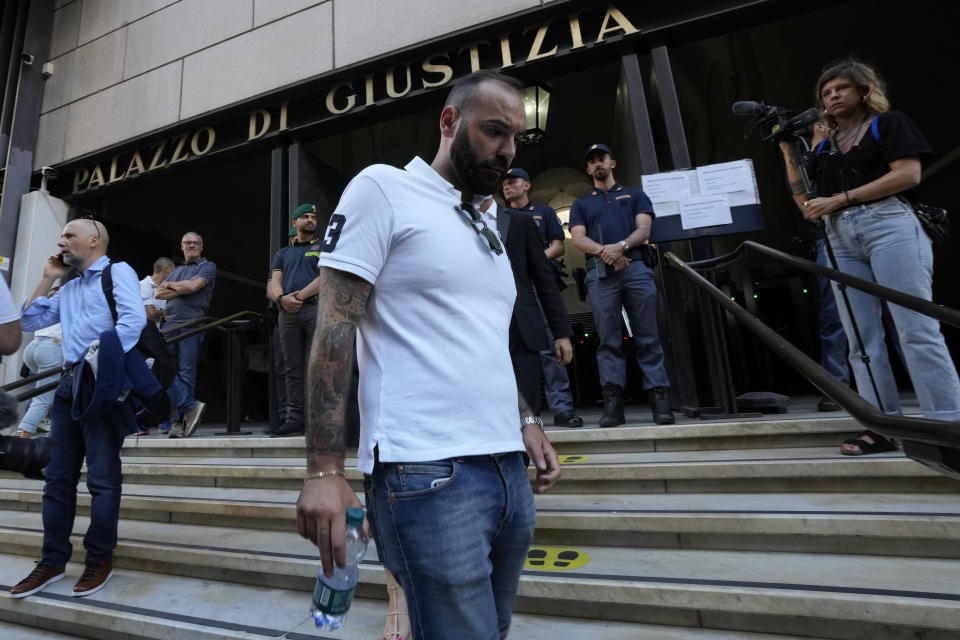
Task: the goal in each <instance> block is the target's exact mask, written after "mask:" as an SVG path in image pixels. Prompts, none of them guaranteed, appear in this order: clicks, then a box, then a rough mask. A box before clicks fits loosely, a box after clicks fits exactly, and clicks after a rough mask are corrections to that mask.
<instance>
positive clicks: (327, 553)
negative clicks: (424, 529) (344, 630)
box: [297, 267, 373, 577]
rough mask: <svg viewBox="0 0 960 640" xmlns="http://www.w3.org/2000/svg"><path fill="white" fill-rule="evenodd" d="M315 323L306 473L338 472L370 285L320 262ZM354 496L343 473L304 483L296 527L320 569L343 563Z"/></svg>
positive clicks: (356, 504)
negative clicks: (316, 549)
mask: <svg viewBox="0 0 960 640" xmlns="http://www.w3.org/2000/svg"><path fill="white" fill-rule="evenodd" d="M316 281H317V284H318V285H319V286H318V300H317V328H316V331H315V333H314V335H313V343H312V346H311V348H310V360H309V363H308V368H307V424H306V432H307V475H308V476H310V475H312V474H315V473H317V472H320V471H325V472H340V473H341V474H342V472H343V458H344V455H345V449H346V446H345V442H344V440H345V431H346V408H347V403H348V401H349V398H348V395H349V393H350V376H351V373H352V371H353V364H354V360H355V359H356V350H355V349H354V337H355V336H356V332H357V324H358V323H359V322H360V319H361V318H363V316H364V313H365V310H366V306H367V300H368V299H369V297H370V291H371V290H372V289H373V285H371V284H370V283H369V282H367V281H365V280H363V279H362V278H359V277H357V276H354V275H351V274H348V273H345V272H343V271H338V270H336V269H329V268H326V267H322V268H321V269H320V274H319V275H318V276H317V280H316ZM360 506H362V505H361V504H360V501H359V500H358V499H357V496H356V494H355V493H354V492H353V489H352V488H351V487H350V484H349V483H348V482H347V480H346V478H344V477H343V475H336V474H335V475H329V476H323V477H322V478H319V479H313V480H309V481H307V482H305V483H304V485H303V489H302V490H301V492H300V498H299V499H298V500H297V531H298V532H299V533H300V535H301V536H303V537H304V538H307V539H309V540H311V541H313V542H314V543H315V544H316V545H317V546H318V547H319V549H320V560H321V562H322V563H323V571H324V574H326V575H327V576H328V577H330V576H332V575H333V561H336V563H337V566H341V567H342V566H344V564H345V562H346V512H347V509H348V508H350V507H360Z"/></svg>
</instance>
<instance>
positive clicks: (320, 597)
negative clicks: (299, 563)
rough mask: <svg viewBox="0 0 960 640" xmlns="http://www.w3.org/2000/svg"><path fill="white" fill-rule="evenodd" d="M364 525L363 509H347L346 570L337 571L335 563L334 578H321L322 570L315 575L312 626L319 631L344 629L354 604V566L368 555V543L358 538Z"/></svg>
mask: <svg viewBox="0 0 960 640" xmlns="http://www.w3.org/2000/svg"><path fill="white" fill-rule="evenodd" d="M362 525H363V509H360V508H358V507H351V508H349V509H347V566H345V567H344V568H342V569H341V568H340V567H337V566H336V563H334V567H333V577H332V578H327V577H326V576H325V575H323V568H322V567H321V568H320V572H319V573H318V574H317V584H316V586H315V587H314V588H313V606H311V607H310V612H311V613H313V622H314V623H315V624H316V625H317V628H318V629H329V630H330V631H335V630H337V629H339V628H340V627H342V626H343V621H344V619H345V618H346V617H347V610H348V609H350V603H351V602H353V592H354V590H355V589H356V588H357V581H358V580H359V578H360V571H359V569H358V568H357V565H359V564H360V561H361V560H362V559H363V556H364V554H365V553H366V552H367V542H366V541H365V540H364V539H363V538H361V537H360V527H361V526H362Z"/></svg>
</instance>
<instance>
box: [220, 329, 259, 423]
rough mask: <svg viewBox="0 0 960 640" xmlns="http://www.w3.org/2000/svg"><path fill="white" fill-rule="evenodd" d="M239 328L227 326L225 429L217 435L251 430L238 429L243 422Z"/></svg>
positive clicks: (241, 354)
mask: <svg viewBox="0 0 960 640" xmlns="http://www.w3.org/2000/svg"><path fill="white" fill-rule="evenodd" d="M240 331H241V329H239V328H233V327H230V328H227V330H226V335H227V348H226V351H227V362H226V365H227V430H226V431H221V432H218V433H217V434H215V435H218V436H248V435H250V434H251V433H252V432H251V431H240V423H241V422H243V348H242V344H241V340H240Z"/></svg>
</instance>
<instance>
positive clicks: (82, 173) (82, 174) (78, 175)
mask: <svg viewBox="0 0 960 640" xmlns="http://www.w3.org/2000/svg"><path fill="white" fill-rule="evenodd" d="M89 179H90V170H89V169H87V168H85V167H80V168H79V169H78V170H77V171H76V172H75V173H74V174H73V192H74V193H76V192H77V191H80V185H81V184H84V183H86V181H87V180H89Z"/></svg>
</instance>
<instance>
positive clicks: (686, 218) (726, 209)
mask: <svg viewBox="0 0 960 640" xmlns="http://www.w3.org/2000/svg"><path fill="white" fill-rule="evenodd" d="M731 222H733V218H732V216H731V215H730V205H729V203H728V202H727V197H726V195H719V196H716V195H714V196H698V197H696V198H687V199H685V200H681V201H680V224H681V225H682V226H683V228H684V229H698V228H700V227H715V226H718V225H721V224H730V223H731Z"/></svg>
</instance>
